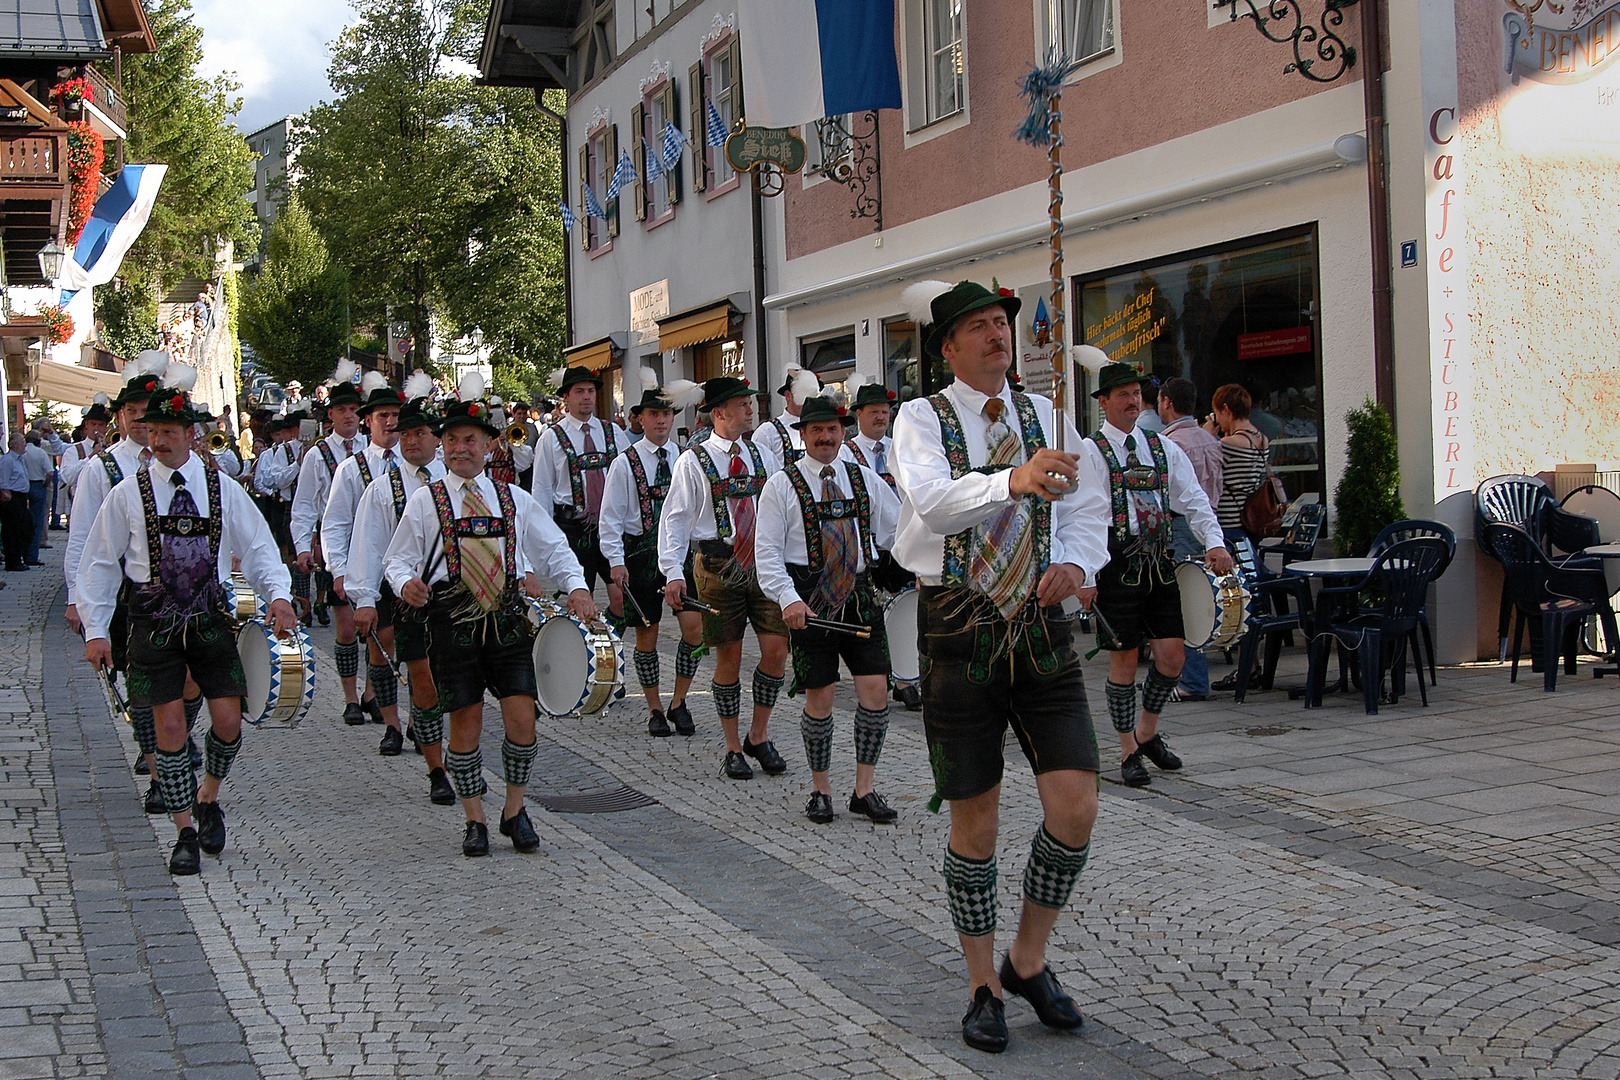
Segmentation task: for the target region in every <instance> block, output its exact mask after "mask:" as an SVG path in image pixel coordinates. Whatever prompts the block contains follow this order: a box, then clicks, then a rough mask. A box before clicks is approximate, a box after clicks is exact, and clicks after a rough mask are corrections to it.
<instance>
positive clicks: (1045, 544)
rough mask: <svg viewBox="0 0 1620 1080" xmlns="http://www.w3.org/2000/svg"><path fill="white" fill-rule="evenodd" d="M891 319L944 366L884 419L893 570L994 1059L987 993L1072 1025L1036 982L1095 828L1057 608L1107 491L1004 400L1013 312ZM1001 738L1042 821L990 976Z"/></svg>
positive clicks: (963, 298) (1081, 710) (1066, 640)
mask: <svg viewBox="0 0 1620 1080" xmlns="http://www.w3.org/2000/svg"><path fill="white" fill-rule="evenodd" d="M905 302H906V305H907V307H908V308H909V310H910V311H911V313H912V316H913V318H914V319H916V320H917V321H919V322H921V323H924V324H927V326H926V330H925V335H926V336H925V337H924V339H923V348H924V350H925V354H926V355H927V356H929V357H938V358H941V359H943V360H944V361H945V362H946V363H948V364H949V365H950V368H951V372H952V374H953V375H954V376H955V381H954V382H952V384H951V385H950V386H948V387H946V388H945V389H944V390H943V391H941V392H940V393H938V394H935V395H933V396H931V397H928V398H923V399H920V400H916V401H908V402H907V403H906V404H905V405H903V406H901V408H900V416H899V419H898V420H897V421H896V423H895V434H894V451H895V470H896V471H895V477H896V479H897V480H898V481H899V483H900V497H901V499H902V500H903V502H904V506H903V508H902V509H901V513H900V530H899V538H898V539H897V540H896V542H895V547H894V553H895V558H897V559H898V560H899V561H900V562H901V563H902V564H903V565H905V566H906V567H908V568H909V569H911V570H913V571H914V572H915V573H916V574H917V575H918V578H919V579H920V581H919V585H920V595H919V597H918V609H917V619H918V623H919V625H918V633H917V636H918V640H919V645H920V648H921V652H922V671H923V679H922V699H923V728H924V731H925V733H926V735H927V739H928V753H929V763H930V765H931V766H932V768H933V773H934V784H935V797H936V800H945V801H949V802H950V805H951V831H950V843H949V846H948V847H947V848H946V852H945V867H944V871H945V892H946V898H947V900H948V902H949V905H950V911H951V921H952V922H953V923H954V924H955V926H956V931H957V934H958V936H959V938H960V940H961V944H962V951H963V953H964V954H965V956H966V958H967V967H968V987H969V990H968V992H969V996H970V997H971V998H972V1005H971V1007H970V1008H969V1010H968V1012H967V1014H966V1015H965V1016H964V1017H963V1020H962V1038H963V1041H965V1042H966V1043H967V1044H968V1045H969V1046H972V1047H974V1048H976V1049H980V1050H985V1051H989V1052H1000V1051H1001V1050H1003V1049H1004V1048H1005V1047H1006V1045H1007V1023H1006V1018H1005V1014H1004V1010H1003V1006H1002V1002H1001V995H1002V993H1003V992H1004V991H1010V992H1012V993H1014V994H1018V995H1020V996H1022V997H1024V998H1026V999H1027V1000H1028V1001H1029V1002H1030V1004H1031V1005H1032V1006H1034V1008H1035V1012H1036V1015H1037V1016H1039V1017H1040V1020H1041V1022H1042V1023H1044V1024H1046V1025H1047V1026H1048V1027H1055V1028H1076V1027H1079V1026H1080V1024H1081V1017H1080V1012H1079V1010H1078V1009H1077V1008H1076V1007H1075V1003H1074V1001H1073V999H1071V998H1070V997H1069V996H1068V995H1067V994H1065V993H1064V992H1063V990H1062V988H1061V987H1060V986H1059V985H1058V983H1057V980H1056V978H1055V977H1053V975H1052V973H1051V972H1050V971H1049V970H1048V969H1047V966H1046V943H1047V940H1048V939H1049V938H1050V936H1051V933H1052V928H1053V927H1054V926H1055V925H1056V924H1057V919H1058V915H1059V914H1060V913H1061V912H1062V910H1063V907H1064V906H1065V905H1066V904H1067V903H1068V901H1069V896H1070V894H1071V893H1072V891H1073V889H1074V885H1075V882H1076V881H1077V880H1078V879H1079V877H1080V872H1081V870H1082V869H1084V867H1085V863H1086V857H1087V854H1088V849H1089V844H1090V840H1091V827H1092V824H1093V822H1094V821H1095V820H1096V814H1097V764H1098V759H1097V739H1096V735H1095V733H1094V732H1093V731H1092V727H1091V713H1090V710H1089V708H1088V705H1087V702H1086V688H1085V682H1084V679H1083V678H1082V676H1081V671H1080V657H1079V655H1078V654H1077V653H1076V651H1075V647H1074V641H1073V622H1072V620H1071V619H1070V618H1069V617H1067V616H1065V615H1064V614H1063V609H1062V606H1061V605H1062V601H1063V600H1065V599H1066V598H1068V597H1071V596H1078V597H1079V599H1080V603H1081V605H1082V606H1087V605H1089V604H1090V602H1091V599H1092V596H1093V595H1094V593H1093V590H1092V587H1091V583H1092V581H1093V580H1094V578H1095V576H1096V574H1097V572H1098V571H1099V570H1100V569H1101V568H1102V566H1103V565H1104V564H1105V563H1106V562H1107V561H1108V552H1107V541H1106V525H1107V513H1108V502H1107V498H1108V489H1107V482H1106V478H1105V477H1103V476H1102V475H1101V474H1100V473H1099V472H1098V471H1097V470H1096V469H1095V468H1090V467H1085V466H1083V464H1082V462H1081V459H1080V458H1078V457H1077V455H1076V454H1075V453H1073V452H1072V451H1070V452H1063V451H1059V450H1056V449H1053V447H1054V446H1055V445H1065V446H1068V447H1072V448H1078V444H1079V442H1080V437H1079V434H1078V433H1077V432H1075V430H1074V426H1073V425H1072V424H1070V423H1069V422H1068V419H1067V418H1066V417H1063V416H1054V409H1053V407H1052V403H1051V402H1050V401H1049V400H1048V399H1046V398H1044V397H1038V396H1035V395H1033V394H1023V393H1018V392H1015V391H1014V390H1013V389H1012V388H1011V387H1010V386H1009V385H1008V382H1007V378H1006V375H1007V368H1008V366H1009V365H1010V364H1011V363H1012V358H1013V348H1012V347H1013V327H1012V323H1011V320H1012V317H1013V316H1014V315H1016V314H1017V311H1018V307H1019V302H1018V299H1017V298H1016V297H1010V296H999V295H997V294H996V293H994V292H992V291H990V290H989V289H986V288H985V287H984V286H982V285H979V284H977V283H975V282H971V281H964V282H962V283H960V284H958V285H956V286H954V287H952V286H948V285H946V284H944V283H943V282H928V283H923V284H919V285H914V286H912V287H911V288H909V289H907V290H906V295H905ZM1059 424H1061V425H1062V428H1061V430H1060V429H1059V427H1058V425H1059ZM1060 435H1061V438H1062V440H1063V442H1062V443H1061V444H1060V443H1058V441H1057V440H1058V438H1059V436H1060ZM1071 488H1072V490H1071ZM1009 726H1011V727H1012V729H1013V733H1014V734H1015V735H1016V736H1017V738H1018V744H1019V747H1020V748H1021V749H1022V750H1023V752H1024V756H1025V757H1026V758H1027V759H1028V760H1029V762H1030V765H1031V767H1032V769H1033V770H1034V772H1035V783H1036V787H1037V789H1038V790H1039V792H1040V799H1041V808H1042V810H1043V817H1044V820H1043V822H1042V824H1041V827H1040V828H1039V830H1037V832H1036V834H1035V838H1034V841H1033V844H1032V847H1031V851H1030V856H1029V862H1028V864H1027V865H1026V866H1025V869H1024V875H1023V893H1024V904H1023V912H1022V916H1021V918H1020V920H1019V925H1018V935H1017V937H1016V938H1015V939H1014V940H1013V942H1012V946H1011V948H1009V949H1008V951H1007V956H1006V959H1005V961H1004V962H1003V963H1002V965H1001V968H1000V971H999V972H998V971H997V969H996V967H995V931H996V922H997V914H998V903H997V895H996V881H997V871H996V834H997V830H998V822H999V804H1000V799H1001V778H1002V770H1003V767H1004V762H1003V757H1002V746H1003V741H1004V738H1005V735H1006V732H1007V728H1008V727H1009ZM934 805H938V804H937V802H936V803H935V804H934Z"/></svg>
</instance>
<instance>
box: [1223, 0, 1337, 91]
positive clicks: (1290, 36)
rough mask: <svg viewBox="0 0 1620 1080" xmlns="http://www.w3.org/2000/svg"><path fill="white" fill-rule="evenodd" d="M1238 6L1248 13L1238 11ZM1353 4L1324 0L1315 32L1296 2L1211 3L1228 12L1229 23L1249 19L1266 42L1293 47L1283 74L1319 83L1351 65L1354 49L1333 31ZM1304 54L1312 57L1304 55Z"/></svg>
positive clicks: (1245, 0)
mask: <svg viewBox="0 0 1620 1080" xmlns="http://www.w3.org/2000/svg"><path fill="white" fill-rule="evenodd" d="M1239 4H1243V5H1245V6H1246V7H1247V8H1248V9H1249V10H1248V11H1239V10H1238V5H1239ZM1355 4H1356V0H1325V2H1324V4H1323V9H1322V22H1321V27H1320V29H1318V28H1317V27H1316V26H1313V25H1311V23H1310V22H1309V21H1308V20H1307V19H1306V18H1305V13H1304V11H1302V10H1301V8H1300V0H1260V2H1259V3H1256V0H1214V6H1215V8H1216V9H1217V10H1218V9H1220V8H1231V9H1232V11H1231V15H1232V21H1233V22H1237V20H1238V19H1253V20H1254V25H1255V26H1256V27H1257V28H1258V29H1259V31H1260V33H1262V34H1264V35H1265V36H1266V38H1267V39H1269V40H1271V41H1275V42H1277V43H1279V44H1290V45H1292V46H1293V47H1294V62H1293V63H1291V64H1288V65H1287V66H1285V67H1284V68H1283V74H1285V75H1286V74H1288V73H1289V72H1294V71H1297V72H1299V73H1300V74H1301V75H1303V76H1305V77H1306V78H1307V79H1309V80H1311V81H1312V82H1319V83H1330V82H1333V81H1334V80H1335V79H1337V78H1338V77H1339V76H1341V75H1343V74H1344V73H1345V72H1346V71H1348V70H1349V69H1350V68H1352V67H1354V66H1355V63H1356V47H1355V46H1354V45H1347V44H1345V41H1344V39H1343V38H1341V37H1340V36H1339V34H1338V32H1337V31H1338V30H1339V28H1340V27H1342V26H1344V11H1345V9H1346V8H1349V7H1354V6H1355ZM1307 51H1310V52H1314V53H1315V55H1314V56H1307V55H1305V54H1306V52H1307ZM1318 64H1320V65H1321V67H1320V68H1319V67H1318V66H1317V65H1318Z"/></svg>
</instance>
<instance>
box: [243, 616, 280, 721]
mask: <svg viewBox="0 0 1620 1080" xmlns="http://www.w3.org/2000/svg"><path fill="white" fill-rule="evenodd" d="M236 654H237V655H238V656H239V657H241V658H242V673H243V674H244V675H245V676H247V695H246V696H245V698H244V699H243V700H244V704H243V707H242V718H243V719H244V720H246V721H247V722H248V723H250V724H257V723H259V722H260V721H262V720H263V719H264V717H265V715H266V714H267V713H269V711H270V706H271V704H273V703H272V702H271V701H270V667H271V664H270V637H269V635H268V633H267V632H266V630H265V628H264V625H263V624H262V623H256V622H250V623H247V624H245V625H244V626H243V627H242V632H241V633H240V634H238V635H237V636H236Z"/></svg>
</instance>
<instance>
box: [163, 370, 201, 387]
mask: <svg viewBox="0 0 1620 1080" xmlns="http://www.w3.org/2000/svg"><path fill="white" fill-rule="evenodd" d="M196 385H197V369H196V368H194V367H192V366H191V365H190V364H170V365H168V367H167V368H166V369H165V370H164V372H163V388H164V389H165V390H179V391H181V392H182V393H187V394H189V393H191V388H192V387H194V386H196Z"/></svg>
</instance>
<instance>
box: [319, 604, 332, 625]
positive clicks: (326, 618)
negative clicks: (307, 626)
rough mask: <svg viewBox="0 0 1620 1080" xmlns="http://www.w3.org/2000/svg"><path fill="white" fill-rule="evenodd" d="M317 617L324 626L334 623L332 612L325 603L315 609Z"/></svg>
mask: <svg viewBox="0 0 1620 1080" xmlns="http://www.w3.org/2000/svg"><path fill="white" fill-rule="evenodd" d="M315 618H316V620H317V621H318V622H319V623H320V624H321V625H322V626H331V625H332V614H331V612H329V611H327V610H326V605H325V604H322V605H321V606H320V607H318V608H316V609H315Z"/></svg>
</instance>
